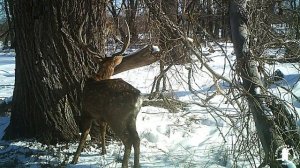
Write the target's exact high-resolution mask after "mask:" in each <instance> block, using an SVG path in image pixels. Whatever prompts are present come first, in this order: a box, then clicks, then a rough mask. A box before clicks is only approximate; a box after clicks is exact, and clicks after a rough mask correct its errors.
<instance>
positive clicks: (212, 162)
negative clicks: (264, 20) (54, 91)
mask: <svg viewBox="0 0 300 168" xmlns="http://www.w3.org/2000/svg"><path fill="white" fill-rule="evenodd" d="M224 49H225V51H226V54H227V57H228V60H226V59H225V57H224V53H222V52H221V50H219V49H218V48H217V47H216V51H215V52H214V53H209V52H207V49H206V48H204V49H203V50H204V52H206V53H207V54H208V57H209V58H210V62H209V65H210V66H211V67H212V68H213V69H214V70H215V71H216V72H218V73H220V74H223V75H224V76H226V77H228V78H229V77H230V75H231V73H230V71H229V70H230V68H229V67H230V65H232V64H233V63H234V59H235V57H234V55H233V54H232V53H233V49H232V44H224ZM14 60H15V58H14V53H13V52H7V53H0V98H4V97H11V96H12V93H13V85H14ZM224 61H226V63H225V62H224ZM228 61H229V62H228ZM195 65H198V66H199V67H200V66H201V65H200V64H199V63H197V62H196V63H195V64H194V65H193V66H195ZM224 67H225V68H224ZM269 68H270V69H272V68H274V67H272V66H270V67H269ZM224 69H225V71H224ZM276 69H280V70H282V72H283V73H284V74H285V75H286V77H285V79H286V81H285V83H284V82H282V81H281V82H282V85H283V86H288V87H293V92H294V93H295V94H296V95H300V87H299V86H298V84H296V83H297V80H298V79H299V75H298V74H299V72H298V70H297V67H295V65H293V64H282V65H278V66H276ZM158 74H159V66H158V64H157V63H154V64H152V65H149V66H146V67H142V68H138V69H133V70H130V71H127V72H123V73H121V74H118V75H116V76H114V78H123V79H124V80H125V81H127V82H129V83H130V84H132V85H133V86H135V87H136V88H138V89H139V90H141V92H142V93H143V94H148V93H150V91H151V87H152V84H153V80H154V77H155V76H156V75H158ZM167 75H168V77H169V80H168V82H167V83H168V86H169V87H171V88H172V89H173V90H174V94H173V97H175V98H176V99H178V100H181V101H185V102H197V101H200V99H202V98H205V97H207V96H209V95H211V94H212V92H213V91H214V90H215V89H214V88H212V87H211V86H212V85H213V82H214V81H213V80H212V78H211V77H210V75H209V74H208V73H206V72H205V70H203V71H201V69H200V68H199V69H198V70H196V71H195V72H193V78H192V79H193V80H192V82H191V85H192V87H193V89H195V90H196V91H197V94H196V95H194V94H192V93H191V92H190V91H189V88H188V87H189V86H188V82H187V76H188V70H187V67H186V66H174V67H172V68H171V69H170V71H169V72H168V74H167ZM292 82H293V83H292ZM220 86H221V87H222V88H223V89H226V87H225V86H226V84H220ZM289 100H290V101H291V102H294V103H295V102H296V100H294V99H289ZM209 104H210V105H212V106H215V107H218V109H222V112H223V113H226V114H233V115H234V114H235V113H236V111H235V108H234V107H232V106H231V105H230V104H226V102H225V101H224V97H223V96H221V95H216V96H215V97H214V98H213V99H211V100H210V101H209ZM296 104H297V105H299V103H296ZM295 107H296V108H300V106H295ZM218 114H219V113H218ZM216 116H217V115H214V112H213V111H211V109H208V108H206V107H200V106H198V105H195V104H191V105H188V106H186V107H184V108H183V109H182V110H178V111H176V112H170V111H168V110H167V109H163V108H158V107H153V106H145V107H142V109H141V111H140V113H139V115H138V119H137V129H138V133H139V135H140V139H141V155H140V164H141V167H180V168H181V167H182V168H187V167H196V168H204V167H211V168H221V167H227V168H229V167H231V166H232V161H231V156H230V155H231V146H232V144H234V139H235V138H234V136H233V135H232V134H233V132H231V129H230V128H231V126H230V125H229V124H228V122H227V121H226V119H224V118H222V117H220V118H218V117H216ZM8 124H9V117H8V116H2V117H0V139H1V137H2V136H3V134H4V129H5V128H6V127H7V125H8ZM77 145H78V143H69V144H59V145H57V146H46V145H42V144H40V143H38V142H35V141H33V140H32V141H31V140H26V141H12V142H7V141H0V167H51V166H52V167H54V166H57V167H76V168H79V167H84V168H85V167H91V168H93V167H121V159H122V157H123V150H124V147H123V146H122V143H121V142H120V141H113V142H111V143H109V145H108V146H107V154H106V155H103V156H102V155H100V153H101V151H100V148H98V147H97V146H96V145H93V144H90V145H87V146H86V147H85V149H84V151H83V152H82V153H81V156H80V158H79V162H78V164H76V165H72V164H69V163H70V161H71V160H72V157H73V153H74V152H75V150H76V148H77ZM130 165H131V166H132V165H133V152H132V154H131V159H130ZM238 165H239V167H248V166H249V164H247V162H241V163H238Z"/></svg>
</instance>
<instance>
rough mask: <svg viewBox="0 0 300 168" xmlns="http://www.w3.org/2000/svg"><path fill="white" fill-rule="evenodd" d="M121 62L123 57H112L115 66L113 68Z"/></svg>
mask: <svg viewBox="0 0 300 168" xmlns="http://www.w3.org/2000/svg"><path fill="white" fill-rule="evenodd" d="M122 60H123V56H116V57H114V64H115V66H117V65H119V64H121V62H122Z"/></svg>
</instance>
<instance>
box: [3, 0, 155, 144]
mask: <svg viewBox="0 0 300 168" xmlns="http://www.w3.org/2000/svg"><path fill="white" fill-rule="evenodd" d="M10 2H13V1H10ZM106 5H107V0H89V1H79V0H68V1H64V0H45V1H35V0H26V1H23V0H16V1H15V2H14V12H15V13H14V17H13V18H14V23H15V35H16V42H17V43H16V79H15V89H14V95H13V107H12V115H11V122H10V125H9V126H8V128H7V129H6V133H5V136H4V138H5V139H17V138H36V139H38V140H39V141H41V142H45V143H56V142H58V141H69V140H74V137H76V136H77V135H78V130H79V129H78V127H77V124H76V123H78V122H77V119H79V116H80V109H81V105H80V102H81V92H82V87H83V83H84V81H85V80H86V79H87V78H89V77H91V76H93V75H94V74H95V72H97V71H98V69H99V67H101V62H102V61H101V59H98V58H99V57H104V55H105V43H106V41H105V40H106V34H105V33H106V25H105V24H106ZM95 53H97V54H96V55H95ZM151 54H152V50H151V47H150V46H149V47H146V48H144V49H142V50H140V51H139V52H138V53H135V54H132V55H131V56H129V57H126V58H124V60H123V63H122V64H121V65H120V67H119V68H118V69H116V71H115V72H116V73H120V72H123V71H126V70H129V69H133V68H136V67H141V66H145V65H148V64H150V63H153V62H155V61H156V59H157V58H156V57H150V55H151ZM145 56H146V57H147V58H145ZM141 58H145V59H141Z"/></svg>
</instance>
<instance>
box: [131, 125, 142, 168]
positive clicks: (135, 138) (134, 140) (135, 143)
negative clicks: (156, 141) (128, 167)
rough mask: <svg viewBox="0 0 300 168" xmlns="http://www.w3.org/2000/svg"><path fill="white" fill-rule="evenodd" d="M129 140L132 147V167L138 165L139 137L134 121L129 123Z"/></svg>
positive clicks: (135, 167) (137, 166) (137, 167)
mask: <svg viewBox="0 0 300 168" xmlns="http://www.w3.org/2000/svg"><path fill="white" fill-rule="evenodd" d="M129 133H130V141H131V142H132V143H133V149H134V168H139V167H140V137H139V134H138V133H137V131H136V124H135V121H134V122H132V123H131V124H130V125H129Z"/></svg>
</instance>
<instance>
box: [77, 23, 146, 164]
mask: <svg viewBox="0 0 300 168" xmlns="http://www.w3.org/2000/svg"><path fill="white" fill-rule="evenodd" d="M127 29H128V33H129V27H128V25H127ZM129 39H130V34H129V35H128V37H127V42H126V44H125V45H124V46H123V48H122V50H121V51H120V52H119V53H116V54H114V55H113V56H112V57H107V58H105V59H104V60H103V62H102V63H103V64H102V68H101V69H100V70H99V71H98V72H97V73H96V74H95V75H94V76H93V78H92V79H89V80H88V81H87V82H86V83H85V86H84V89H83V100H82V116H81V129H82V134H81V137H80V142H79V145H78V148H77V150H76V153H75V155H74V158H73V160H72V163H77V162H78V158H79V155H80V153H81V151H82V149H83V147H84V143H85V141H86V138H87V135H88V134H89V132H90V129H91V125H92V121H93V120H97V121H99V123H100V129H101V130H100V132H101V141H102V154H105V153H106V149H105V133H106V125H107V124H108V125H109V126H110V127H111V129H112V130H113V132H114V133H115V134H116V135H117V136H118V137H119V138H120V139H121V141H122V142H123V144H124V146H125V152H124V156H123V161H122V167H123V168H126V167H128V159H129V156H130V153H131V147H132V146H133V148H134V167H139V155H140V138H139V135H138V133H137V131H136V117H137V115H138V112H139V110H140V108H141V106H142V97H141V94H140V91H139V90H137V89H136V88H134V87H133V86H131V85H130V84H128V83H127V82H125V81H123V80H122V79H110V77H111V76H112V75H113V73H114V69H115V67H116V66H117V65H119V64H120V63H121V62H122V59H123V56H121V54H122V53H123V52H124V51H125V50H126V48H127V47H128V45H129V41H130V40H129Z"/></svg>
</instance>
